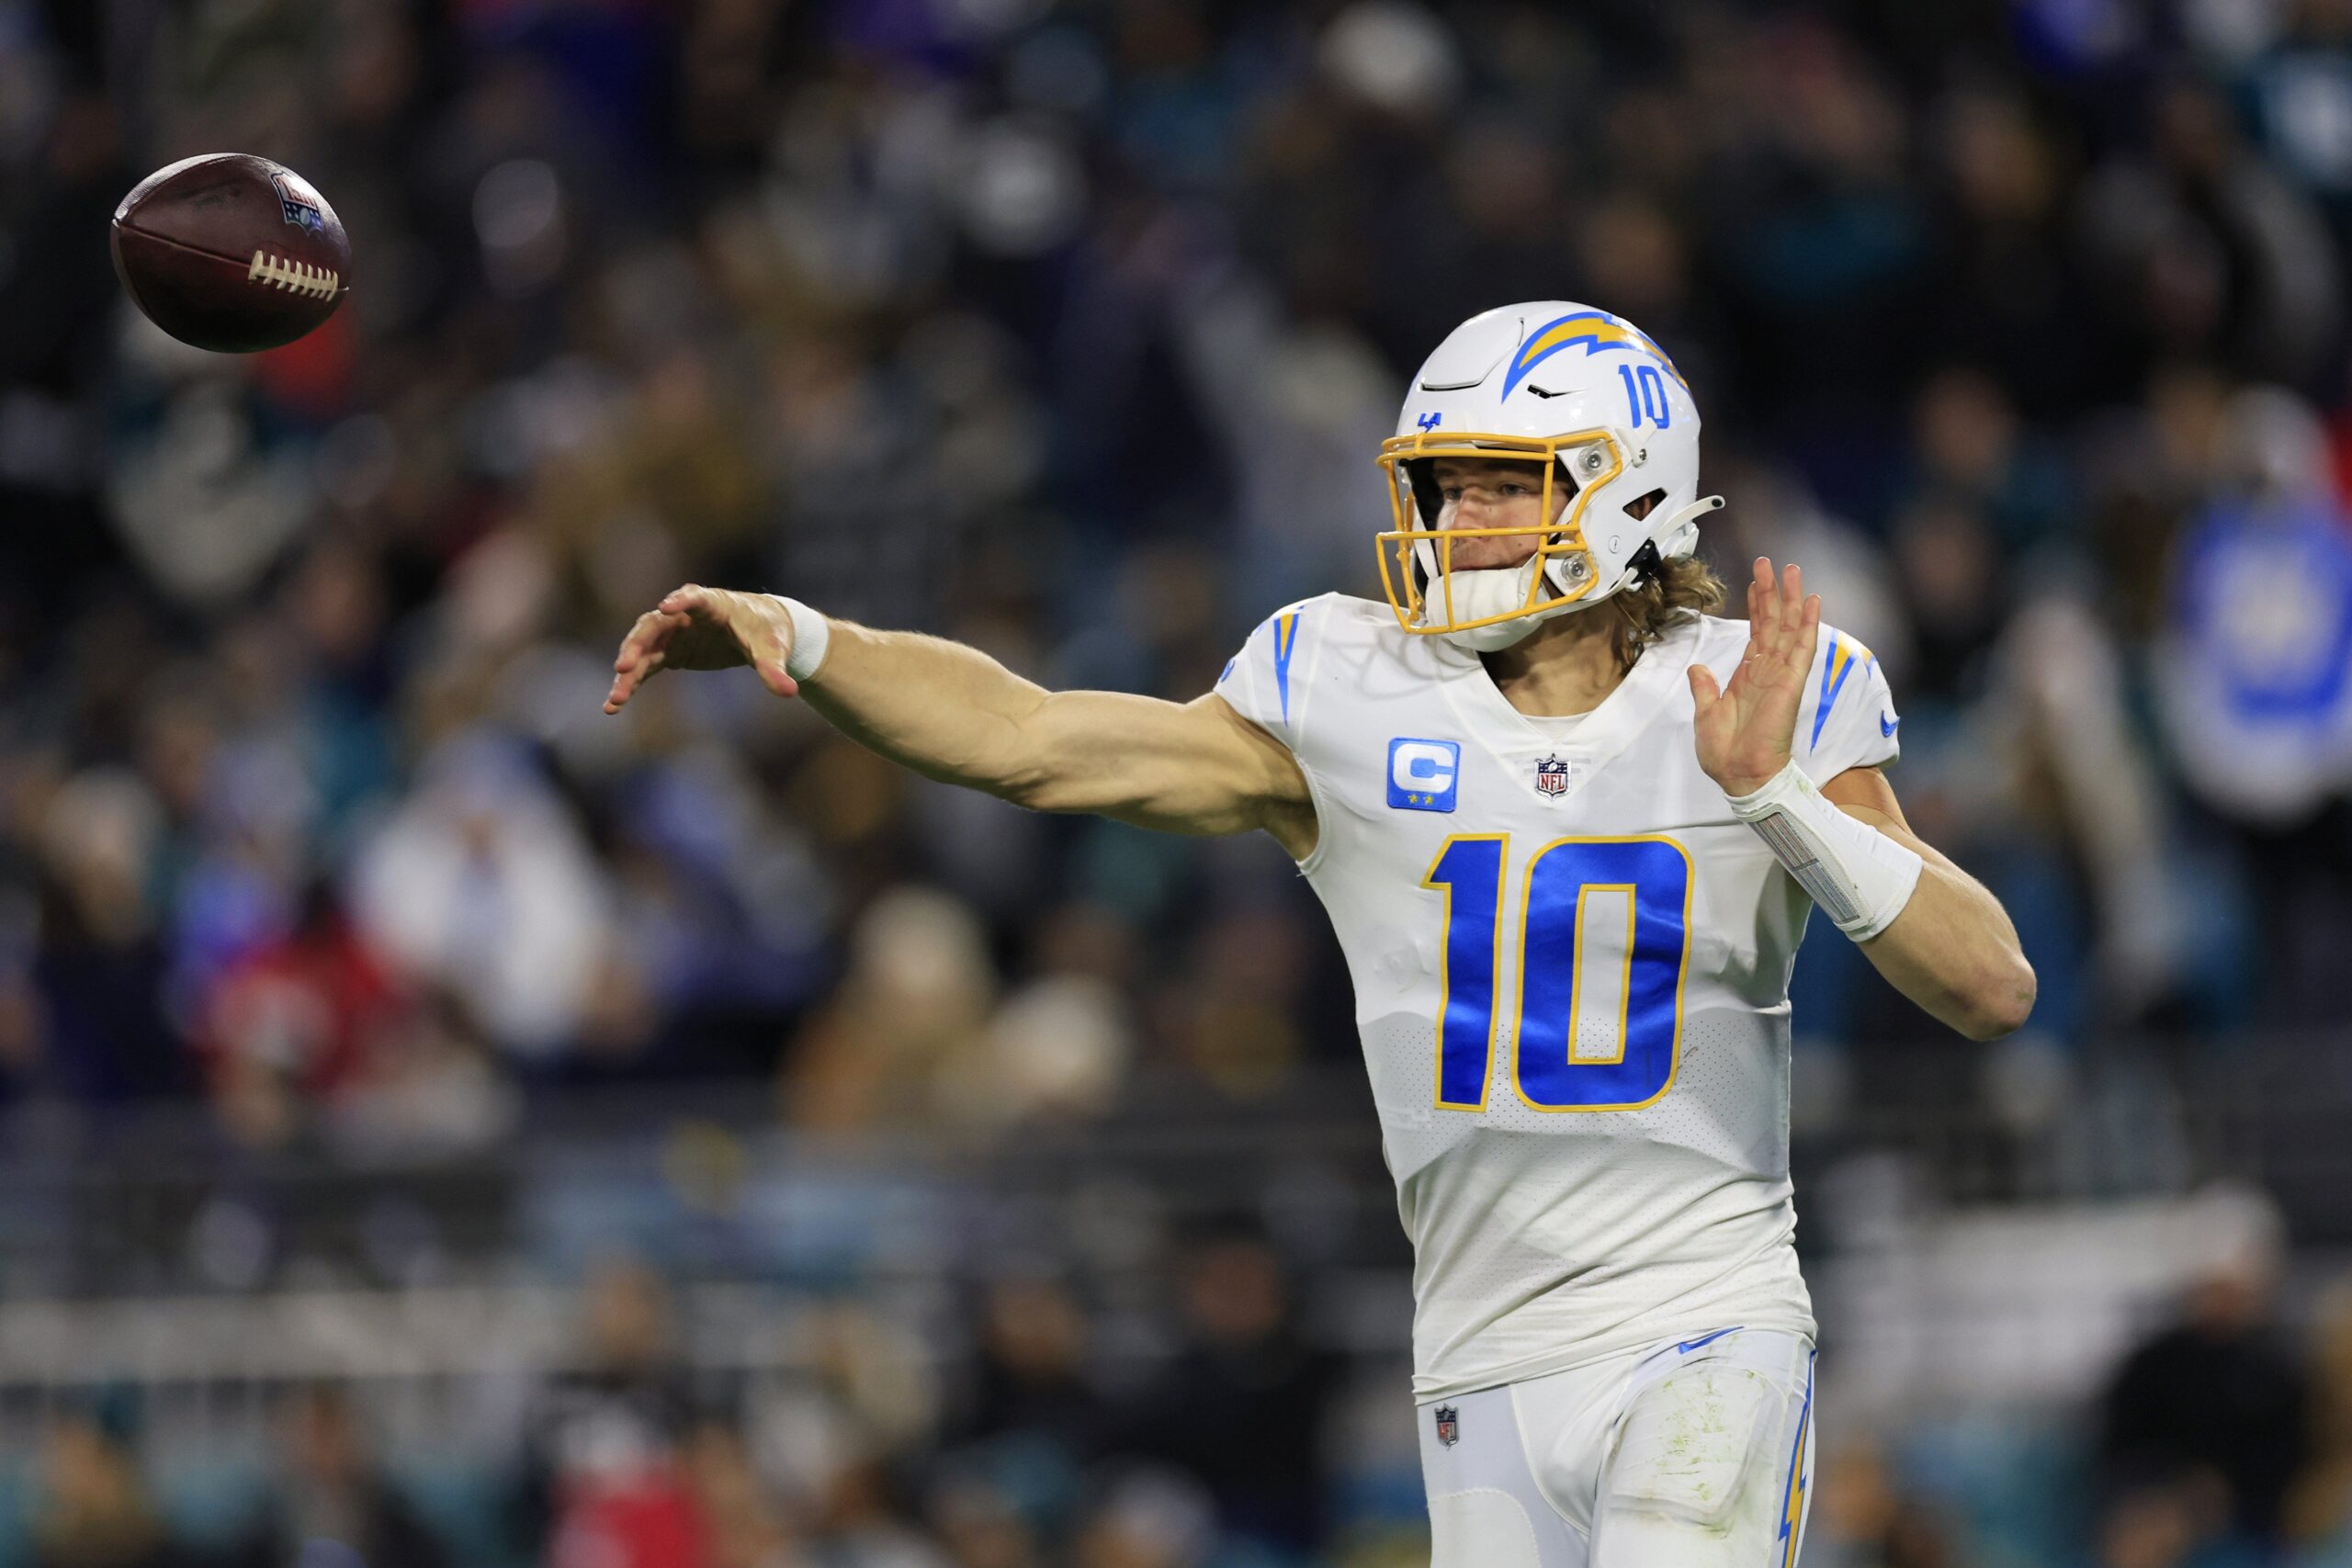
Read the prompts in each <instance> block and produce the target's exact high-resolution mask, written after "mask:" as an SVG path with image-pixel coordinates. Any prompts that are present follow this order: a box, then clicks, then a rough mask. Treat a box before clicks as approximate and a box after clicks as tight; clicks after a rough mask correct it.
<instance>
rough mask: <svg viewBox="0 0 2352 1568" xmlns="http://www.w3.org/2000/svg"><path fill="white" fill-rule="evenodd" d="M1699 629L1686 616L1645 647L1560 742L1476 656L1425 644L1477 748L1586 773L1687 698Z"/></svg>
mask: <svg viewBox="0 0 2352 1568" xmlns="http://www.w3.org/2000/svg"><path fill="white" fill-rule="evenodd" d="M1701 630H1702V626H1701V620H1700V617H1698V616H1696V615H1692V616H1690V617H1688V618H1686V619H1685V620H1684V621H1683V622H1682V624H1680V625H1679V626H1676V627H1674V628H1673V629H1672V630H1671V631H1669V632H1668V633H1667V634H1666V636H1664V637H1660V638H1659V639H1658V640H1657V642H1654V643H1652V644H1651V645H1650V646H1649V647H1647V648H1645V649H1643V650H1642V656H1641V657H1640V658H1639V659H1637V660H1634V668H1633V669H1632V670H1630V671H1627V672H1626V675H1625V678H1624V680H1623V681H1621V682H1618V684H1617V689H1616V690H1615V691H1613V692H1611V693H1610V694H1609V695H1608V696H1607V697H1605V698H1603V699H1602V701H1601V704H1600V706H1599V707H1597V708H1594V709H1593V710H1592V711H1591V712H1590V713H1589V714H1587V715H1585V716H1584V722H1583V723H1582V724H1579V725H1577V727H1576V731H1575V733H1574V734H1573V735H1571V736H1569V737H1567V738H1566V739H1563V738H1561V737H1559V736H1557V735H1555V734H1553V733H1551V732H1550V731H1548V730H1546V729H1544V728H1542V726H1541V725H1539V724H1537V723H1536V722H1534V721H1533V720H1531V719H1530V718H1529V717H1528V716H1526V715H1525V714H1523V713H1521V712H1520V711H1519V710H1518V709H1517V708H1515V707H1513V706H1511V705H1510V701H1509V700H1508V699H1506V698H1505V697H1504V696H1503V694H1502V689H1501V688H1500V687H1498V686H1497V685H1496V684H1495V682H1494V677H1493V676H1491V675H1489V674H1487V667H1486V666H1485V665H1484V664H1483V663H1481V662H1480V661H1479V659H1478V656H1477V655H1476V653H1474V652H1472V651H1470V650H1469V649H1461V648H1456V647H1454V646H1453V645H1452V644H1450V643H1444V642H1442V641H1441V639H1438V638H1434V637H1432V638H1430V639H1429V640H1430V641H1431V642H1433V643H1438V644H1439V646H1438V649H1437V653H1438V683H1439V688H1440V690H1441V691H1442V692H1443V693H1444V694H1445V700H1446V704H1447V705H1448V706H1450V707H1451V708H1453V712H1454V716H1456V717H1457V718H1459V719H1461V720H1462V722H1463V725H1464V728H1466V729H1467V730H1468V731H1469V732H1470V735H1471V736H1472V738H1473V739H1476V741H1477V742H1478V743H1479V745H1481V746H1482V747H1484V748H1485V749H1486V750H1488V751H1489V752H1492V753H1493V754H1494V755H1495V756H1496V757H1497V758H1498V760H1500V761H1503V762H1505V763H1507V764H1512V765H1516V764H1517V763H1519V762H1520V761H1523V760H1525V759H1526V758H1528V757H1529V756H1531V755H1533V754H1539V753H1541V754H1552V753H1556V754H1558V755H1559V756H1561V757H1563V758H1565V759H1566V760H1568V761H1572V762H1575V763H1577V764H1578V767H1577V772H1578V773H1581V774H1589V773H1591V772H1592V771H1593V770H1595V769H1598V768H1600V767H1601V766H1602V765H1603V764H1605V763H1607V762H1609V761H1611V760H1612V759H1614V758H1615V757H1616V756H1617V755H1618V754H1619V753H1620V752H1622V751H1623V750H1625V748H1627V747H1628V746H1631V745H1632V744H1633V743H1634V740H1635V739H1637V738H1638V737H1639V736H1640V735H1641V733H1642V732H1643V731H1644V730H1645V729H1647V728H1649V727H1650V725H1651V724H1653V723H1654V722H1656V721H1657V718H1658V716H1659V715H1660V714H1662V713H1663V712H1664V711H1665V710H1666V706H1667V705H1668V704H1669V703H1671V702H1673V701H1674V700H1675V699H1676V697H1678V696H1679V695H1681V694H1685V693H1687V691H1688V685H1687V682H1688V676H1687V675H1686V674H1685V673H1684V672H1685V671H1688V670H1689V669H1690V668H1691V660H1692V659H1693V658H1695V657H1696V656H1697V654H1698V649H1699V637H1700V633H1701Z"/></svg>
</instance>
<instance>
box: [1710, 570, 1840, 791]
mask: <svg viewBox="0 0 2352 1568" xmlns="http://www.w3.org/2000/svg"><path fill="white" fill-rule="evenodd" d="M1820 626H1821V596H1820V595H1819V594H1815V595H1812V596H1811V597H1807V596H1806V594H1805V591H1804V569H1803V568H1801V567H1798V566H1796V565H1794V564H1793V563H1792V564H1791V565H1789V566H1787V567H1784V568H1783V569H1781V573H1780V575H1779V577H1778V578H1777V579H1775V577H1774V576H1773V572H1772V563H1771V562H1770V560H1767V559H1766V558H1763V557H1762V556H1758V557H1757V558H1756V570H1755V574H1754V576H1753V578H1752V579H1751V580H1750V581H1749V582H1748V585H1747V649H1746V651H1745V652H1743V653H1742V654H1741V655H1740V660H1739V669H1738V670H1737V671H1735V672H1734V673H1733V675H1732V678H1731V683H1730V684H1729V685H1727V686H1724V685H1720V684H1718V682H1716V680H1715V673H1714V671H1712V670H1710V669H1708V668H1707V667H1706V666H1705V665H1703V664H1693V665H1691V699H1692V701H1694V702H1695V703H1696V704H1697V705H1698V712H1697V716H1696V717H1697V726H1698V736H1699V766H1700V767H1701V768H1702V769H1703V770H1704V771H1705V772H1706V774H1707V776H1708V777H1709V778H1711V779H1713V780H1714V781H1715V783H1717V784H1721V785H1722V786H1723V791H1724V794H1725V795H1748V794H1751V793H1753V792H1754V791H1755V790H1757V789H1758V788H1760V787H1762V786H1763V785H1764V784H1766V783H1767V782H1768V781H1770V779H1771V777H1772V775H1773V774H1775V773H1779V772H1780V771H1781V769H1782V768H1783V767H1785V766H1787V765H1788V761H1789V748H1790V746H1791V744H1792V742H1793V741H1794V739H1795V738H1796V728H1797V705H1798V703H1799V702H1801V701H1802V700H1803V699H1804V681H1805V675H1806V673H1807V672H1808V671H1811V670H1812V668H1813V655H1814V646H1815V632H1816V631H1817V630H1818V628H1819V627H1820Z"/></svg>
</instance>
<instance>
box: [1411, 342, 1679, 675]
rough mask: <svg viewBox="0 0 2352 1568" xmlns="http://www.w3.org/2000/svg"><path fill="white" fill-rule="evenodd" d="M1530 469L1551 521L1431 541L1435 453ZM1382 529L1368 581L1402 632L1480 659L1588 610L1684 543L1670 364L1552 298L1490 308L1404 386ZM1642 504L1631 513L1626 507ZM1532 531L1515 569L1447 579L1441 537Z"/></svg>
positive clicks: (1448, 558)
mask: <svg viewBox="0 0 2352 1568" xmlns="http://www.w3.org/2000/svg"><path fill="white" fill-rule="evenodd" d="M1439 457H1519V458H1524V459H1526V460H1527V461H1529V462H1532V463H1538V464H1541V465H1542V466H1543V471H1544V490H1543V501H1542V504H1543V512H1542V515H1543V516H1544V517H1547V518H1548V517H1550V516H1551V515H1552V508H1553V503H1554V500H1555V490H1554V486H1555V485H1557V484H1562V483H1565V484H1566V485H1567V486H1568V487H1569V489H1568V500H1567V505H1566V510H1564V511H1563V512H1562V513H1560V516H1559V519H1558V520H1557V521H1556V522H1551V523H1545V524H1542V525H1536V526H1532V527H1523V528H1476V529H1446V530H1441V529H1440V528H1439V527H1438V525H1437V522H1438V513H1439V508H1440V504H1441V503H1440V500H1439V497H1438V492H1437V485H1436V482H1435V480H1434V479H1432V478H1431V476H1430V467H1431V465H1432V463H1433V462H1434V461H1435V460H1436V459H1437V458H1439ZM1380 466H1381V468H1382V469H1383V470H1384V471H1385V473H1386V474H1387V476H1388V481H1389V505H1390V508H1391V510H1392V511H1393V513H1395V520H1396V524H1397V525H1396V527H1395V528H1393V529H1391V530H1390V531H1388V532H1386V533H1384V534H1382V535H1380V536H1379V540H1378V547H1379V552H1380V581H1381V586H1382V587H1383V588H1384V589H1385V591H1386V592H1387V594H1388V603H1389V604H1390V606H1391V607H1392V608H1394V609H1395V610H1396V612H1397V621H1398V622H1399V623H1400V624H1401V625H1402V626H1404V627H1405V629H1406V630H1407V631H1409V632H1419V633H1424V634H1428V635H1431V636H1437V637H1450V638H1453V640H1455V641H1457V642H1460V643H1462V644H1464V645H1465V646H1468V647H1470V648H1474V649H1478V650H1480V651H1482V652H1483V651H1492V650H1493V649H1499V648H1508V647H1510V645H1511V644H1512V643H1515V642H1517V641H1519V640H1520V639H1521V637H1526V636H1527V635H1528V634H1529V633H1530V632H1532V631H1533V630H1534V629H1535V626H1536V623H1537V622H1539V621H1542V620H1544V619H1547V618H1549V617H1550V616H1553V615H1561V614H1564V613H1566V612H1567V611H1570V610H1574V609H1577V608H1580V607H1582V606H1584V605H1588V604H1599V603H1600V601H1602V600H1604V599H1606V598H1608V597H1609V596H1610V595H1611V594H1612V593H1615V592H1617V591H1618V590H1620V589H1622V588H1623V587H1624V586H1625V585H1626V584H1627V583H1628V582H1631V581H1638V580H1639V579H1640V578H1641V576H1642V575H1643V573H1644V572H1645V570H1650V569H1651V568H1652V567H1653V566H1654V565H1655V559H1654V558H1653V557H1652V555H1651V554H1650V551H1651V550H1652V549H1654V550H1655V552H1656V558H1657V559H1662V558H1674V557H1679V556H1687V555H1689V554H1691V551H1693V550H1694V549H1696V548H1697V547H1698V543H1699V525H1698V519H1699V518H1700V517H1701V516H1702V515H1703V514H1704V513H1709V512H1713V510H1715V508H1717V507H1719V506H1721V505H1722V504H1723V503H1724V502H1723V497H1721V496H1714V495H1711V496H1707V497H1704V498H1702V497H1701V496H1700V495H1699V493H1698V491H1699V410H1698V406H1697V405H1696V404H1695V403H1693V402H1692V401H1691V389H1690V388H1689V387H1688V386H1687V385H1685V384H1684V382H1683V379H1682V377H1681V374H1680V373H1679V371H1677V370H1676V369H1675V368H1674V362H1673V361H1672V360H1670V359H1668V357H1667V356H1666V353H1665V351H1664V350H1663V349H1661V348H1659V347H1658V345H1657V344H1655V343H1653V342H1651V341H1650V339H1649V337H1648V336H1647V334H1645V333H1643V332H1641V331H1640V330H1639V329H1637V328H1636V327H1634V324H1633V323H1632V322H1630V321H1623V320H1620V319H1619V318H1618V317H1615V316H1612V315H1611V314H1610V313H1609V312H1608V311H1606V310H1594V309H1593V308H1592V307H1591V306H1589V305H1577V304H1572V303H1570V302H1568V301H1566V300H1561V299H1545V300H1538V301H1535V302H1533V303H1532V304H1526V305H1505V306H1503V307H1501V308H1500V309H1499V310H1488V311H1486V312H1484V313H1483V314H1481V315H1476V316H1473V317H1471V318H1470V319H1469V320H1468V321H1464V322H1463V323H1462V324H1461V325H1460V326H1458V327H1456V328H1454V329H1453V332H1452V333H1448V334H1447V336H1446V339H1445V341H1444V342H1443V343H1442V344H1438V346H1437V352H1436V353H1434V354H1432V355H1430V357H1429V362H1428V363H1427V364H1425V365H1423V366H1422V367H1421V369H1420V373H1419V375H1417V376H1415V377H1414V378H1413V386H1412V389H1411V391H1410V392H1409V393H1408V395H1407V397H1406V399H1405V411H1404V412H1403V413H1402V414H1401V415H1400V416H1398V418H1397V434H1396V435H1395V436H1394V437H1393V438H1391V439H1389V440H1387V441H1384V442H1382V443H1381V445H1380ZM1653 494H1656V495H1657V501H1656V502H1655V504H1653V505H1652V506H1651V508H1650V510H1649V512H1648V513H1647V514H1646V515H1645V516H1643V517H1639V518H1636V517H1635V516H1634V515H1633V513H1630V512H1628V511H1627V510H1626V508H1627V507H1628V506H1631V505H1634V504H1635V503H1637V502H1640V501H1641V500H1642V498H1643V497H1645V496H1649V495H1653ZM1520 534H1525V535H1529V536H1534V538H1535V542H1536V549H1535V554H1534V555H1532V557H1530V558H1528V559H1527V560H1526V561H1524V562H1522V563H1521V564H1520V565H1519V566H1516V567H1496V568H1492V569H1488V570H1476V571H1472V570H1464V571H1461V572H1455V571H1453V570H1452V558H1453V545H1452V541H1453V539H1454V538H1456V537H1461V536H1469V535H1485V536H1495V535H1520Z"/></svg>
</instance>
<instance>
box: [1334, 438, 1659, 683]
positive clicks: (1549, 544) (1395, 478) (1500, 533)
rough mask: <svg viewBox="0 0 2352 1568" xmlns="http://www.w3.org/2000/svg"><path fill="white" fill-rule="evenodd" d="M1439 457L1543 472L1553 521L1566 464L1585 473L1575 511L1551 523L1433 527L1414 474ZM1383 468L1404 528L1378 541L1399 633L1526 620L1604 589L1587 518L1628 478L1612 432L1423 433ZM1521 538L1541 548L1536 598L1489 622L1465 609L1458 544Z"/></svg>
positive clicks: (1385, 454) (1533, 578)
mask: <svg viewBox="0 0 2352 1568" xmlns="http://www.w3.org/2000/svg"><path fill="white" fill-rule="evenodd" d="M1436 457H1475V458H1482V459H1483V458H1497V457H1502V458H1514V459H1522V460H1524V461H1527V462H1531V463H1535V464H1539V465H1541V467H1542V469H1543V474H1544V494H1543V500H1542V502H1541V503H1540V507H1541V510H1540V515H1542V516H1545V517H1550V516H1551V515H1552V500H1553V495H1554V492H1555V486H1556V485H1557V484H1558V483H1559V480H1560V477H1561V464H1562V462H1563V461H1573V462H1574V463H1575V464H1576V465H1577V467H1576V470H1575V471H1576V486H1577V488H1576V492H1575V494H1574V495H1572V496H1571V497H1570V498H1569V500H1568V504H1567V507H1566V510H1565V511H1564V512H1562V513H1561V514H1560V515H1559V516H1558V517H1557V518H1555V519H1554V520H1553V521H1552V522H1549V523H1539V524H1533V525H1528V526H1525V527H1518V528H1437V527H1431V526H1429V525H1427V524H1426V523H1425V522H1424V520H1423V518H1422V516H1421V511H1420V506H1419V502H1418V499H1417V498H1416V497H1415V495H1414V493H1413V480H1412V475H1411V472H1410V470H1409V469H1408V468H1407V465H1408V463H1414V462H1420V461H1423V460H1426V459H1430V458H1436ZM1378 461H1379V463H1380V467H1381V470H1382V472H1383V473H1385V475H1386V476H1387V479H1388V507H1389V512H1390V514H1391V515H1392V516H1393V518H1394V519H1395V521H1396V524H1397V526H1396V527H1394V528H1391V529H1388V530H1386V531H1385V532H1384V533H1381V534H1378V535H1375V536H1374V548H1375V549H1376V550H1377V551H1378V553H1379V556H1380V586H1381V590H1382V592H1385V593H1386V594H1387V595H1388V606H1389V608H1390V609H1392V610H1394V611H1396V612H1397V625H1399V626H1403V627H1404V628H1405V629H1406V630H1407V631H1408V632H1413V633H1415V634H1417V635H1419V636H1424V637H1433V636H1442V635H1443V634H1446V633H1449V632H1464V631H1468V630H1470V629H1472V628H1473V627H1476V626H1494V625H1496V624H1498V622H1503V621H1512V620H1518V619H1520V618H1521V617H1522V616H1526V615H1536V614H1538V613H1541V612H1546V611H1551V610H1555V609H1557V608H1559V607H1560V606H1561V605H1563V604H1574V603H1575V602H1576V601H1577V600H1579V599H1581V598H1583V597H1584V596H1585V595H1586V594H1587V593H1589V592H1591V591H1592V588H1593V585H1594V583H1596V582H1597V581H1600V579H1599V577H1598V575H1597V574H1596V573H1595V572H1594V570H1593V569H1592V558H1591V554H1590V552H1589V550H1588V548H1587V547H1586V545H1585V538H1584V513H1585V508H1586V506H1587V505H1588V504H1589V503H1590V502H1591V500H1592V497H1593V496H1594V494H1595V493H1597V492H1598V491H1600V490H1602V489H1603V488H1604V487H1606V486H1607V485H1608V483H1609V482H1610V481H1611V479H1615V478H1616V477H1617V476H1618V475H1619V474H1621V473H1623V472H1624V469H1625V457H1624V454H1623V451H1622V450H1621V449H1620V447H1619V446H1618V444H1617V441H1616V438H1615V437H1614V436H1612V435H1611V434H1610V433H1609V432H1607V431H1605V430H1581V431H1572V432H1569V433H1567V434H1560V435H1545V436H1526V435H1488V434H1479V433H1477V432H1476V431H1449V432H1446V433H1444V434H1439V433H1437V432H1435V431H1423V432H1421V433H1420V434H1416V435H1397V436H1392V437H1391V438H1390V439H1388V440H1386V441H1384V442H1382V443H1381V444H1380V457H1379V459H1378ZM1515 536H1528V537H1532V538H1533V539H1534V540H1535V556H1534V561H1535V570H1533V571H1532V572H1531V573H1529V574H1528V582H1527V592H1526V594H1525V595H1524V597H1523V599H1522V600H1521V602H1520V603H1518V604H1514V605H1512V606H1510V607H1509V608H1506V609H1503V610H1500V611H1494V610H1489V611H1487V613H1486V614H1478V613H1476V607H1474V606H1469V605H1459V606H1458V605H1457V604H1455V593H1454V583H1453V541H1454V540H1455V539H1469V538H1509V537H1515ZM1555 561H1557V562H1559V563H1560V567H1561V570H1560V571H1559V573H1558V575H1557V576H1556V577H1555V575H1554V573H1553V572H1552V571H1551V570H1549V569H1550V568H1551V566H1552V565H1553V563H1554V562H1555ZM1561 579H1566V581H1565V582H1563V581H1560V580H1561ZM1457 611H1458V612H1459V613H1457Z"/></svg>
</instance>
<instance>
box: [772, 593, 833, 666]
mask: <svg viewBox="0 0 2352 1568" xmlns="http://www.w3.org/2000/svg"><path fill="white" fill-rule="evenodd" d="M768 597H769V598H771V599H774V600H775V602H776V603H777V604H781V605H783V606H784V613H785V614H786V615H789V616H791V617H792V652H791V653H790V655H788V656H787V657H786V660H785V661H784V672H785V673H786V674H787V675H789V676H791V677H792V678H793V679H794V680H796V681H806V680H807V679H809V677H810V676H811V675H814V674H815V673H816V672H817V666H819V665H820V664H822V663H823V662H824V661H825V648H826V645H827V644H828V643H830V642H831V641H832V637H833V629H832V627H831V626H830V625H829V624H828V623H827V622H826V620H825V617H824V616H822V615H819V614H818V613H817V612H816V611H814V610H812V609H810V608H809V606H808V605H806V604H802V603H801V602H800V601H799V600H797V599H788V598H786V596H785V595H783V594H781V593H771V594H769V595H768Z"/></svg>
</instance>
